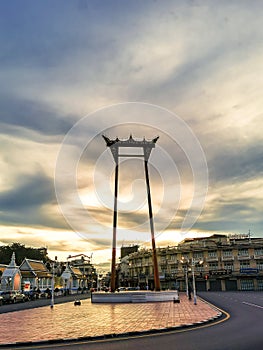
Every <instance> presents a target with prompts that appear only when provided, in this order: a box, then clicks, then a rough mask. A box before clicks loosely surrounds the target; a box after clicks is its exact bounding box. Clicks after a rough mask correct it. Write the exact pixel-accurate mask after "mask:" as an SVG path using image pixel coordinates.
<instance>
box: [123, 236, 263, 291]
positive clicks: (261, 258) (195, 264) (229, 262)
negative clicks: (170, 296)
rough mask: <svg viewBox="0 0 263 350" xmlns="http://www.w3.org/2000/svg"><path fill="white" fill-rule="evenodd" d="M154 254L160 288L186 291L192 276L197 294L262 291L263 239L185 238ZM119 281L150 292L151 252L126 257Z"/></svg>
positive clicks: (245, 237)
mask: <svg viewBox="0 0 263 350" xmlns="http://www.w3.org/2000/svg"><path fill="white" fill-rule="evenodd" d="M157 254H158V267H159V277H160V282H161V288H162V289H174V288H179V289H180V290H185V289H186V281H189V283H192V279H193V274H194V276H195V282H196V288H197V291H198V290H199V291H208V290H211V291H215V290H217V291H221V290H222V291H226V290H263V238H251V237H250V235H235V236H233V235H232V236H231V235H229V236H228V235H219V234H215V235H213V236H210V237H203V238H187V239H185V240H183V241H182V242H180V243H179V244H178V245H177V246H174V247H166V248H157ZM125 264H126V266H127V261H125ZM119 270H120V271H122V272H123V271H125V269H120V268H119ZM121 280H126V281H127V283H128V285H129V286H134V287H135V286H140V288H141V289H147V288H149V289H153V288H154V276H153V263H152V253H151V250H148V249H139V250H138V251H137V252H134V253H132V254H129V255H128V272H127V275H126V276H124V275H122V276H121Z"/></svg>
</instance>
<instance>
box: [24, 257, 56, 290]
mask: <svg viewBox="0 0 263 350" xmlns="http://www.w3.org/2000/svg"><path fill="white" fill-rule="evenodd" d="M19 269H20V272H21V275H22V289H24V286H25V285H27V286H28V287H27V288H28V289H34V288H35V289H40V290H41V291H45V290H46V289H47V288H49V289H51V287H52V273H51V272H50V271H49V270H48V269H47V267H46V265H45V264H44V263H43V262H42V261H39V260H33V259H27V258H25V259H24V260H23V261H22V263H21V265H20V267H19Z"/></svg>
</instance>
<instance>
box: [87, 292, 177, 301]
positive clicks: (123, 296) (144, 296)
mask: <svg viewBox="0 0 263 350" xmlns="http://www.w3.org/2000/svg"><path fill="white" fill-rule="evenodd" d="M162 301H174V302H177V303H179V302H180V299H179V294H178V291H177V290H173V291H161V292H152V291H125V292H115V293H109V292H93V293H92V294H91V302H92V303H152V302H162Z"/></svg>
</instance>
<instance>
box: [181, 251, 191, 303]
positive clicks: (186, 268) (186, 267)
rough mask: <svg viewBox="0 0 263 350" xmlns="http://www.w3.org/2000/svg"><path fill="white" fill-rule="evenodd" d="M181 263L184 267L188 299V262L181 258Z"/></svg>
mask: <svg viewBox="0 0 263 350" xmlns="http://www.w3.org/2000/svg"><path fill="white" fill-rule="evenodd" d="M181 263H182V264H184V265H185V268H184V269H185V290H186V296H187V298H189V290H188V263H189V260H187V259H185V258H184V257H182V260H181Z"/></svg>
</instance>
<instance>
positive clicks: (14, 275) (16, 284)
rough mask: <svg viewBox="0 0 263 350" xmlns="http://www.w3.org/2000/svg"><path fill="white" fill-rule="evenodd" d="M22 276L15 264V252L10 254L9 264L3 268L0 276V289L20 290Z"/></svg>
mask: <svg viewBox="0 0 263 350" xmlns="http://www.w3.org/2000/svg"><path fill="white" fill-rule="evenodd" d="M21 280H22V276H21V273H20V270H19V267H18V266H17V265H16V260H15V253H13V254H12V258H11V261H10V264H9V265H8V266H7V267H6V268H5V269H4V270H3V273H2V276H1V290H3V291H8V290H20V289H21Z"/></svg>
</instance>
